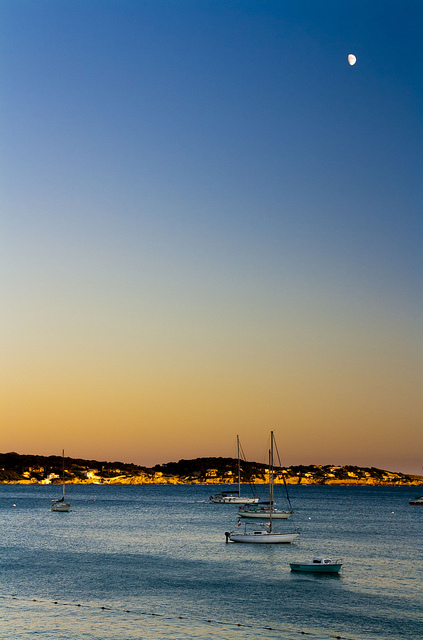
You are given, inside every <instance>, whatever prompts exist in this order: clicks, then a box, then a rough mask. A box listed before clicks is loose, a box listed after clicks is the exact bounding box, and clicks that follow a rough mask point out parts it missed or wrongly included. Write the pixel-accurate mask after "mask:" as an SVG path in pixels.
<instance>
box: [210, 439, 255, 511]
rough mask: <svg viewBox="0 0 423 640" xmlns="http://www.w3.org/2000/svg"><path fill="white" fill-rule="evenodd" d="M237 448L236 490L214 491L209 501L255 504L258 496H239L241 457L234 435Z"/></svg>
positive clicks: (238, 444) (237, 440)
mask: <svg viewBox="0 0 423 640" xmlns="http://www.w3.org/2000/svg"><path fill="white" fill-rule="evenodd" d="M236 442H237V448H238V491H222V492H221V493H216V494H215V495H214V496H210V498H209V499H210V501H211V502H215V503H216V504H255V503H257V502H258V501H259V500H260V498H259V497H258V496H252V497H251V498H246V497H242V496H241V458H240V446H241V445H240V443H239V436H237V437H236Z"/></svg>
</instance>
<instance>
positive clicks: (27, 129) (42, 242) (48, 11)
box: [0, 0, 423, 472]
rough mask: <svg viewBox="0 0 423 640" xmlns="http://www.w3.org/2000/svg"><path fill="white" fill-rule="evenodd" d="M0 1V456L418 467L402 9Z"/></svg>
mask: <svg viewBox="0 0 423 640" xmlns="http://www.w3.org/2000/svg"><path fill="white" fill-rule="evenodd" d="M0 19H1V23H2V27H1V40H2V44H1V51H0V53H1V59H2V62H1V68H0V69H1V85H2V90H1V92H2V100H1V103H2V104H1V107H0V118H1V121H0V125H1V147H2V160H1V175H2V182H1V185H2V187H1V192H2V198H1V200H2V203H1V207H2V211H3V214H2V221H1V236H2V251H1V254H2V258H1V261H2V265H1V271H2V276H1V279H0V284H1V291H2V299H3V301H4V302H5V304H4V305H3V310H2V312H1V315H2V317H1V323H2V326H3V337H2V344H3V347H2V348H3V353H4V359H3V367H2V371H3V373H2V376H3V378H4V390H5V410H4V413H3V422H4V426H5V430H6V432H7V433H8V436H7V439H6V441H5V447H6V449H7V450H18V451H20V452H22V453H25V452H28V453H32V452H33V453H36V452H38V453H57V450H58V451H60V450H61V449H62V448H63V446H65V447H66V450H67V451H68V453H69V455H75V456H86V457H91V458H97V459H98V458H107V459H122V460H130V461H134V462H139V463H140V464H155V463H156V462H166V461H168V460H170V459H171V458H172V459H173V458H178V459H179V458H182V457H185V458H188V457H196V456H197V455H198V456H199V455H231V453H232V449H233V442H234V438H235V434H236V433H240V435H241V437H242V440H243V443H244V448H245V449H246V450H247V451H249V450H250V456H249V457H250V458H255V457H256V458H257V456H255V453H254V452H255V451H256V450H258V449H259V448H260V443H261V442H262V441H264V436H265V435H266V434H267V432H268V430H270V429H272V428H273V429H274V430H275V431H276V432H278V429H280V430H281V431H282V432H284V433H285V431H286V430H287V431H288V432H289V438H288V440H287V443H286V457H287V459H286V460H285V462H286V463H287V464H288V463H290V462H291V463H292V464H294V463H300V462H304V463H316V464H318V463H321V464H325V463H334V464H337V463H341V464H346V463H350V464H368V465H370V464H374V465H375V466H385V467H387V468H388V467H389V468H393V467H396V468H398V469H400V470H405V471H407V470H410V471H411V470H413V471H414V472H419V471H420V470H421V466H422V462H421V459H419V456H418V452H416V450H415V449H416V447H415V443H416V440H417V439H418V434H419V432H420V429H421V415H422V413H421V410H422V405H421V387H422V385H421V383H422V348H421V344H422V343H421V338H422V332H421V329H422V327H421V319H422V296H421V282H422V278H421V276H422V258H421V256H422V227H421V222H422V113H421V105H422V77H423V75H422V25H423V5H422V4H421V2H419V1H417V0H416V1H410V0H409V1H407V0H406V1H405V2H404V1H403V2H399V1H388V0H386V1H384V2H378V1H375V2H372V3H368V2H355V3H344V2H338V1H336V2H335V1H333V2H332V1H325V2H323V1H319V0H315V1H313V2H307V1H301V0H296V1H295V2H294V1H292V2H291V1H279V2H270V1H266V0H264V1H262V2H248V1H244V0H240V1H234V2H227V1H226V2H220V1H210V2H208V1H204V2H201V1H196V2H188V1H185V0H181V1H160V0H155V1H154V2H149V1H145V2H143V1H128V0H120V1H119V2H114V1H107V0H101V1H100V0H95V1H94V0H93V1H90V0H84V1H78V0H73V1H72V2H67V1H57V0H55V1H54V2H53V1H47V0H46V1H42V0H31V1H20V0H14V1H13V2H12V1H9V0H3V2H2V3H1V7H0ZM349 53H354V54H355V55H356V56H357V63H356V65H355V66H353V67H351V66H349V65H348V62H347V55H348V54H349ZM58 427H60V429H58ZM63 433H65V434H66V436H64V435H63ZM99 434H101V437H100V438H99V437H97V436H98V435H99ZM122 434H124V438H122ZM64 439H65V440H66V441H65V442H63V440H64ZM382 441H383V446H381V442H382ZM249 442H250V446H248V443H249ZM164 443H165V444H164ZM328 443H330V446H329V445H328ZM363 445H364V446H363Z"/></svg>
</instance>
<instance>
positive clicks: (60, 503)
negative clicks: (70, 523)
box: [51, 449, 71, 513]
mask: <svg viewBox="0 0 423 640" xmlns="http://www.w3.org/2000/svg"><path fill="white" fill-rule="evenodd" d="M62 486H63V495H62V497H61V498H60V499H59V500H53V504H52V505H51V510H52V511H60V512H62V513H66V512H68V511H70V510H71V504H70V502H65V450H64V449H63V450H62Z"/></svg>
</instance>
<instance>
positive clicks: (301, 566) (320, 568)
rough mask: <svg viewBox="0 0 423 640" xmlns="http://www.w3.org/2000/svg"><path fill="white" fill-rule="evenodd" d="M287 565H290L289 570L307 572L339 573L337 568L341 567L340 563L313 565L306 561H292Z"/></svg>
mask: <svg viewBox="0 0 423 640" xmlns="http://www.w3.org/2000/svg"><path fill="white" fill-rule="evenodd" d="M289 566H290V567H291V571H304V572H308V573H339V570H340V569H341V567H342V563H340V564H329V565H328V564H326V565H316V564H315V565H313V564H307V563H297V562H292V563H290V565H289Z"/></svg>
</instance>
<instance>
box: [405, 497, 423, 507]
mask: <svg viewBox="0 0 423 640" xmlns="http://www.w3.org/2000/svg"><path fill="white" fill-rule="evenodd" d="M408 504H412V505H414V506H420V507H423V498H415V499H414V500H409V501H408Z"/></svg>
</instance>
